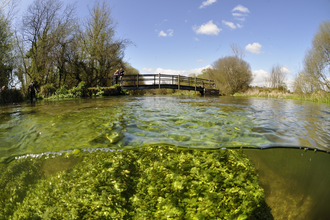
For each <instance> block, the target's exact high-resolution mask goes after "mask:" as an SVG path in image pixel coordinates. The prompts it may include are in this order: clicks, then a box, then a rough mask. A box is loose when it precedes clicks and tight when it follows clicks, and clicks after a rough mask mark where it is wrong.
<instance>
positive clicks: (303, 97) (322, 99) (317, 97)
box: [233, 90, 330, 104]
mask: <svg viewBox="0 0 330 220" xmlns="http://www.w3.org/2000/svg"><path fill="white" fill-rule="evenodd" d="M233 96H241V97H264V98H279V99H293V100H300V101H311V102H318V103H326V104H330V93H327V92H321V91H316V92H313V93H306V94H297V93H285V92H284V93H283V92H282V91H278V90H274V91H271V92H267V91H266V92H264V91H262V92H260V91H256V90H253V91H251V90H248V91H247V92H245V93H235V94H234V95H233Z"/></svg>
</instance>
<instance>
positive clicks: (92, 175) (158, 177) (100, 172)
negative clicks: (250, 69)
mask: <svg viewBox="0 0 330 220" xmlns="http://www.w3.org/2000/svg"><path fill="white" fill-rule="evenodd" d="M77 155H78V156H79V153H78V154H77ZM35 163H36V165H35V166H37V165H38V166H40V165H39V163H38V162H35ZM22 170H23V171H22V173H21V174H20V173H18V176H19V177H22V176H24V175H23V174H24V173H25V172H27V171H25V170H24V169H22ZM26 170H28V168H26ZM2 171H3V170H2ZM31 172H32V173H36V174H37V172H35V171H31ZM3 173H4V175H2V176H1V177H0V178H1V180H0V183H2V182H3V181H7V182H6V183H5V184H2V185H0V186H3V187H2V188H6V189H7V191H8V190H9V189H15V187H16V188H17V187H18V186H20V185H22V186H30V187H29V188H30V189H29V191H28V192H27V193H26V196H25V199H24V200H23V201H22V202H21V200H22V197H20V199H19V200H17V201H18V203H10V204H11V205H12V206H11V207H12V208H13V207H15V206H17V207H16V208H15V209H16V211H15V212H14V213H13V215H12V216H11V217H10V218H9V219H272V216H271V214H270V209H269V207H268V206H267V204H266V203H265V201H264V192H263V189H261V188H260V186H259V183H258V179H257V174H256V172H255V170H254V167H253V166H252V164H251V163H250V162H249V160H248V159H247V158H246V157H245V156H244V155H243V154H242V153H241V152H238V151H224V150H217V151H197V150H180V149H176V148H172V147H146V148H142V149H138V150H128V151H117V152H111V153H106V152H97V153H95V154H94V153H93V154H86V155H84V157H83V159H82V161H81V162H80V163H79V164H78V165H76V166H75V167H73V168H71V169H68V170H66V171H61V172H58V173H55V174H53V175H51V176H49V177H47V178H44V179H42V180H40V181H39V182H38V183H36V184H35V185H34V186H33V187H31V183H30V185H29V184H25V183H24V184H22V183H21V181H23V180H21V179H18V180H17V181H14V182H12V184H14V185H13V186H12V185H10V186H7V185H8V180H6V179H8V177H9V176H10V175H9V174H8V173H9V171H6V170H5V171H4V172H3ZM38 175H39V174H38ZM41 175H42V174H40V175H39V176H41ZM36 179H38V178H36ZM9 180H11V179H9ZM1 181H2V182H1ZM34 181H36V180H34ZM6 184H7V185H6ZM15 184H16V185H15ZM2 188H1V189H2ZM8 192H9V191H8ZM8 192H7V194H4V195H6V196H5V197H1V198H7V197H8ZM1 195H3V194H1ZM8 198H9V197H8ZM8 200H9V199H5V200H3V201H5V202H6V203H7V201H8ZM1 205H2V206H4V204H1ZM12 208H11V210H13V209H12ZM2 213H3V212H2ZM10 213H12V211H10V212H6V215H10ZM2 216H4V217H5V215H4V214H3V215H2ZM0 219H1V218H0ZM3 219H4V218H3ZM7 219H8V218H7Z"/></svg>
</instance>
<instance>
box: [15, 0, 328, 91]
mask: <svg viewBox="0 0 330 220" xmlns="http://www.w3.org/2000/svg"><path fill="white" fill-rule="evenodd" d="M32 2H33V1H32V0H22V2H21V10H20V13H19V15H21V14H23V13H24V12H25V11H26V7H27V5H29V4H31V3H32ZM64 2H65V3H70V2H74V1H73V0H72V1H71V0H66V1H64ZM106 2H107V3H108V5H109V6H110V7H111V8H112V17H113V18H114V19H115V20H117V21H118V27H117V29H116V33H117V37H120V38H129V39H130V40H131V41H133V42H134V43H135V44H136V46H130V47H128V48H127V49H126V51H125V61H127V62H129V63H130V64H131V65H132V66H133V67H135V68H136V69H138V70H139V71H140V73H168V74H180V75H188V74H190V73H200V71H201V70H202V69H204V68H206V67H208V66H209V65H211V64H212V63H213V62H214V61H216V60H217V59H219V58H221V57H224V56H227V55H229V54H230V44H231V43H235V44H238V45H239V46H240V47H242V48H243V49H244V50H245V52H246V56H245V58H244V59H245V60H246V61H247V62H248V63H250V65H251V70H252V71H253V74H254V75H255V80H254V82H253V84H254V85H260V86H263V85H264V78H265V77H266V76H267V74H268V73H267V72H269V71H270V69H271V67H272V65H274V64H277V63H278V64H280V65H282V66H283V70H285V71H286V72H287V73H288V74H287V76H288V80H287V82H288V84H290V82H291V81H292V76H293V75H294V74H296V73H297V71H298V69H299V67H302V61H303V58H304V55H305V52H306V50H307V49H308V48H309V47H310V46H311V41H312V39H313V36H314V34H315V33H316V31H317V28H318V26H319V24H320V22H322V21H324V20H329V19H330V1H329V0H314V1H307V0H300V1H296V0H295V1H293V0H269V1H267V0H251V1H247V0H239V1H236V0H232V1H224V0H205V1H204V0H111V1H110V0H107V1H106ZM93 4H94V1H92V0H80V1H78V10H77V12H78V16H79V17H82V18H83V17H85V16H87V15H88V13H89V12H88V9H87V5H90V7H92V6H93ZM289 87H290V85H289Z"/></svg>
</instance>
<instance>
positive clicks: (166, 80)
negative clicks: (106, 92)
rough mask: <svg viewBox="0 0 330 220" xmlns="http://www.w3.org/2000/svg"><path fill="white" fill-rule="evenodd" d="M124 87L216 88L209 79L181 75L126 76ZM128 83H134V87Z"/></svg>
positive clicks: (213, 82)
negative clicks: (175, 86)
mask: <svg viewBox="0 0 330 220" xmlns="http://www.w3.org/2000/svg"><path fill="white" fill-rule="evenodd" d="M123 82H124V85H123V86H124V87H125V86H139V85H145V83H147V82H148V84H147V85H169V84H170V85H178V89H180V85H182V86H186V85H187V84H188V86H195V87H197V86H198V87H202V88H211V87H213V88H215V81H214V80H209V79H201V78H197V77H188V76H181V75H170V74H137V75H124V81H123ZM128 82H133V85H127V84H131V83H128ZM150 82H153V84H149V83H150Z"/></svg>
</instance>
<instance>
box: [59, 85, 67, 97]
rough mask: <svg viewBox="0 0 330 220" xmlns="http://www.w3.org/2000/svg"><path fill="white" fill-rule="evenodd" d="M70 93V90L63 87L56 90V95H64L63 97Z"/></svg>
mask: <svg viewBox="0 0 330 220" xmlns="http://www.w3.org/2000/svg"><path fill="white" fill-rule="evenodd" d="M67 93H68V89H67V88H66V86H61V88H59V89H57V90H56V94H59V95H60V94H62V95H66V94H67Z"/></svg>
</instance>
